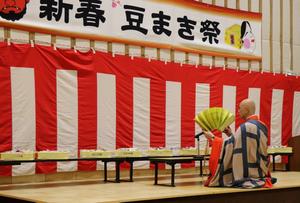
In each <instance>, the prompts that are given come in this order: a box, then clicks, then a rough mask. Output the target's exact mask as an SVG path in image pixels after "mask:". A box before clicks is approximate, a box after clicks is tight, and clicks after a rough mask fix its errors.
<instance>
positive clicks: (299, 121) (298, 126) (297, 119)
mask: <svg viewBox="0 0 300 203" xmlns="http://www.w3.org/2000/svg"><path fill="white" fill-rule="evenodd" d="M299 104H300V92H295V93H294V104H293V128H292V129H293V132H292V136H293V137H295V136H300V108H299V106H298V105H299Z"/></svg>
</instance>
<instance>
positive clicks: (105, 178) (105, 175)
mask: <svg viewBox="0 0 300 203" xmlns="http://www.w3.org/2000/svg"><path fill="white" fill-rule="evenodd" d="M104 182H107V161H104Z"/></svg>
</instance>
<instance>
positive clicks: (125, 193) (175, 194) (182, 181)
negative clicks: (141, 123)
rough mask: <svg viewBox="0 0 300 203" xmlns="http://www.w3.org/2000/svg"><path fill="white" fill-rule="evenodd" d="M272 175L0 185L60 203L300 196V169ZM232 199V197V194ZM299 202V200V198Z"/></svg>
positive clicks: (21, 195)
mask: <svg viewBox="0 0 300 203" xmlns="http://www.w3.org/2000/svg"><path fill="white" fill-rule="evenodd" d="M272 175H273V176H274V177H276V178H277V179H278V182H277V184H275V185H274V188H272V189H251V190H248V189H236V188H207V187H204V186H203V184H202V180H203V178H202V177H200V176H199V175H197V174H186V175H183V174H181V175H178V176H176V178H175V184H176V187H168V186H160V185H159V186H155V185H153V183H154V177H152V176H151V177H135V179H134V182H121V183H111V182H108V183H104V182H103V181H102V180H89V181H64V182H51V183H49V182H48V183H34V184H17V185H2V186H0V196H2V197H13V198H17V199H20V200H27V201H31V202H57V203H71V202H72V203H94V202H99V203H100V202H131V201H140V202H144V201H148V200H152V202H164V201H165V202H200V201H190V200H192V199H193V198H194V199H198V200H200V199H201V198H202V197H203V199H206V200H205V202H210V201H208V199H209V198H210V197H213V196H216V197H218V198H219V197H221V196H220V195H225V196H226V195H229V194H230V195H231V196H233V195H237V194H245V193H249V194H250V196H251V195H252V197H253V194H252V193H253V192H255V194H258V193H261V192H266V191H267V192H269V193H270V194H269V196H270V198H272V196H273V197H274V198H276V197H275V196H276V195H275V194H279V193H278V191H280V190H290V189H292V190H294V189H297V190H298V192H297V193H296V194H298V197H299V199H300V195H299V188H300V172H274V173H273V174H272ZM204 179H206V177H204ZM158 183H165V184H169V183H170V176H169V175H164V176H159V182H158ZM266 196H268V195H266ZM289 196H291V195H289ZM192 197H193V198H192ZM229 198H231V197H229ZM239 198H240V197H239ZM241 198H242V197H241ZM176 199H177V200H176ZM0 200H1V198H0ZM231 200H233V199H232V198H231ZM290 200H293V198H291V197H290ZM0 202H2V201H0ZM8 202H9V201H8ZM11 202H15V201H11ZM213 202H215V201H213ZM223 202H231V201H223ZM233 202H234V201H233ZM242 202H244V201H242ZM252 202H253V200H252ZM254 202H257V201H254ZM274 202H276V201H272V203H274ZM287 202H293V201H287ZM296 202H300V200H297V201H296Z"/></svg>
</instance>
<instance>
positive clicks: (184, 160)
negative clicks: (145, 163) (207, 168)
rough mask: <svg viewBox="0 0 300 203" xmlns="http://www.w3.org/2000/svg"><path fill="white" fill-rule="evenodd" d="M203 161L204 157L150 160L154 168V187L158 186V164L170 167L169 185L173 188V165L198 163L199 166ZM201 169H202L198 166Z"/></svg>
mask: <svg viewBox="0 0 300 203" xmlns="http://www.w3.org/2000/svg"><path fill="white" fill-rule="evenodd" d="M203 160H204V156H195V157H192V156H191V157H168V158H166V157H165V158H150V159H149V161H150V163H153V164H154V166H155V172H154V173H155V175H154V185H158V183H157V182H158V164H159V163H165V164H168V165H170V166H171V185H170V186H172V187H175V165H176V164H178V163H191V162H192V161H200V164H201V163H202V161H203ZM201 165H202V164H201ZM200 168H201V169H202V167H201V166H200Z"/></svg>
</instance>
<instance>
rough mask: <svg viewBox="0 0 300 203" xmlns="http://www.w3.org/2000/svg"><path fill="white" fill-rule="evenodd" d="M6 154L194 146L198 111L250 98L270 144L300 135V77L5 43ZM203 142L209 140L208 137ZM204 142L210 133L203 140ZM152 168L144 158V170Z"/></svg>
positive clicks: (0, 66)
mask: <svg viewBox="0 0 300 203" xmlns="http://www.w3.org/2000/svg"><path fill="white" fill-rule="evenodd" d="M0 53H1V54H0V151H1V152H3V151H9V150H33V151H40V150H60V151H65V150H66V151H70V152H71V153H72V156H73V157H78V152H79V150H81V149H100V148H101V149H105V150H114V149H117V148H123V147H135V148H139V149H141V150H142V149H148V148H150V147H167V148H180V147H189V146H195V140H194V135H195V133H198V132H199V131H200V129H199V128H198V126H196V124H195V122H194V116H195V114H196V113H198V112H200V111H202V110H203V109H206V108H208V107H213V106H220V107H224V108H226V109H228V110H230V111H231V112H233V113H234V114H236V115H237V119H236V121H235V123H234V124H233V125H232V128H233V129H237V127H238V126H239V124H240V123H241V122H242V120H241V119H240V118H239V117H238V113H237V109H238V108H237V105H238V104H239V102H240V101H241V100H243V99H245V98H248V97H249V98H252V99H253V100H254V101H255V102H256V105H257V109H256V110H257V114H259V115H260V118H261V120H262V121H263V122H265V123H266V124H267V126H268V128H269V132H270V133H269V138H270V139H269V141H270V145H273V146H274V145H286V144H287V142H288V140H289V139H290V137H291V136H296V135H300V108H299V107H297V105H299V104H300V78H296V77H294V76H285V75H279V74H276V75H273V74H271V73H258V72H248V71H236V70H228V69H227V70H223V69H222V68H217V67H216V68H212V69H209V68H207V67H202V66H200V67H195V66H192V65H183V66H181V65H180V64H176V63H167V64H165V63H163V62H161V61H153V60H152V61H148V60H147V59H143V58H134V59H131V58H129V57H126V56H119V55H116V56H115V57H113V56H111V55H110V54H107V53H100V52H96V53H95V54H94V53H92V52H88V53H80V52H78V51H77V52H74V51H73V50H59V49H57V50H54V49H53V48H52V47H47V46H38V45H36V46H35V47H31V46H30V45H14V44H12V45H7V44H6V43H1V44H0ZM202 139H204V138H202ZM200 142H201V143H205V142H203V140H201V141H200ZM139 165H140V167H146V168H147V167H149V163H147V162H146V163H140V164H138V165H137V167H139ZM101 167H102V166H101V163H100V162H91V161H79V162H58V163H27V164H22V165H20V166H0V175H8V176H10V175H13V176H15V175H26V174H35V173H54V172H60V171H76V170H82V171H86V170H96V169H100V168H101Z"/></svg>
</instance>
